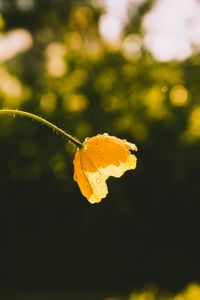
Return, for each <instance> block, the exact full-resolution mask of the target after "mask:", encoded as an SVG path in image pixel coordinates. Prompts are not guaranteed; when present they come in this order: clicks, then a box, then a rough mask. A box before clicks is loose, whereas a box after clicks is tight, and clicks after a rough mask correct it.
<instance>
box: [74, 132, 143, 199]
mask: <svg viewBox="0 0 200 300" xmlns="http://www.w3.org/2000/svg"><path fill="white" fill-rule="evenodd" d="M83 145H84V147H83V148H82V149H80V150H78V152H77V153H76V155H75V159H74V180H75V181H76V182H77V183H78V185H79V188H80V190H81V192H82V194H83V195H84V196H85V197H86V198H87V199H88V201H89V202H90V203H96V202H100V201H101V199H103V198H105V197H106V195H107V193H108V188H107V184H106V180H107V179H108V177H110V176H113V177H121V176H122V175H123V174H124V172H125V171H127V170H131V169H135V168H136V162H137V158H136V156H135V155H134V154H131V152H130V151H129V150H134V151H137V147H136V146H135V145H134V144H132V143H129V142H127V141H126V140H121V139H119V138H116V137H113V136H109V135H108V134H98V135H97V136H95V137H92V138H89V139H86V140H85V142H84V143H83Z"/></svg>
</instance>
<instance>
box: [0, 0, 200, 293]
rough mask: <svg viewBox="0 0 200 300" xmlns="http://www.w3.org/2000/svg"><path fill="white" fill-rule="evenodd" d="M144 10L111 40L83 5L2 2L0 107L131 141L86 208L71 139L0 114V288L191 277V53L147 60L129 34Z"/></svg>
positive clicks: (194, 72) (198, 66)
mask: <svg viewBox="0 0 200 300" xmlns="http://www.w3.org/2000/svg"><path fill="white" fill-rule="evenodd" d="M151 5H152V1H145V2H143V4H141V5H140V6H139V7H138V9H137V11H136V12H134V15H131V13H130V15H129V19H128V20H127V24H126V26H125V28H124V32H123V38H122V41H121V44H120V45H119V46H118V47H114V46H113V47H112V46H111V45H108V44H107V43H106V42H105V41H104V40H103V39H102V37H101V35H100V34H99V29H98V22H99V18H100V17H101V15H102V14H103V9H102V8H101V7H100V6H98V5H97V4H96V2H95V1H89V0H88V1H83V0H82V1H72V0H70V1H69V0H68V1H65V0H49V1H47V0H43V1H39V0H27V1H25V0H23V1H22V0H18V1H17V0H16V1H15V0H1V1H0V13H1V14H0V35H1V37H0V38H2V37H3V38H4V43H5V39H6V41H7V43H8V46H7V47H8V48H7V51H1V47H3V39H0V53H2V52H3V55H2V57H1V56H0V60H1V61H0V108H5V107H6V108H18V109H22V110H26V111H30V112H33V113H36V114H39V115H41V116H43V117H45V118H47V119H49V120H50V121H52V122H54V123H55V124H57V125H59V126H61V127H62V128H63V129H65V130H66V131H67V132H70V133H72V134H73V135H75V136H77V137H78V138H79V139H80V140H84V138H86V137H88V136H93V135H95V134H97V133H104V132H108V133H109V134H111V135H115V136H118V137H121V138H126V139H127V140H129V141H131V142H134V143H136V145H137V146H138V148H139V152H138V167H137V169H136V171H135V172H134V173H132V172H129V173H127V174H125V175H124V177H122V178H121V179H120V180H119V179H109V190H110V193H109V196H108V197H107V199H105V200H104V201H103V202H102V203H101V204H99V205H93V206H91V205H89V204H88V203H87V201H86V200H85V199H84V198H83V197H82V195H81V194H80V192H79V189H78V187H77V186H76V184H75V183H74V182H73V179H72V178H73V168H72V160H73V155H74V149H73V147H72V145H70V144H66V143H65V141H63V139H61V138H60V137H57V136H55V135H53V134H52V133H51V132H50V131H49V129H48V128H45V127H42V126H41V125H39V124H37V123H36V122H33V121H30V120H27V119H25V118H19V117H16V118H12V117H9V116H8V117H1V118H0V145H1V147H0V154H1V156H0V157H1V168H0V188H1V197H0V198H1V201H0V207H1V209H0V232H1V236H0V239H1V245H2V246H1V250H0V251H1V270H0V286H1V287H2V289H3V288H5V287H8V288H18V289H23V288H28V289H29V288H30V289H39V288H49V289H51V288H63V289H65V288H69V289H72V290H73V289H81V288H82V289H86V290H90V289H91V290H97V291H101V292H107V291H108V292H112V291H114V292H117V291H120V292H121V291H130V290H131V289H133V288H135V287H142V286H144V285H146V284H148V283H154V284H156V285H157V286H158V287H161V288H165V289H168V290H170V291H174V290H176V289H179V288H182V287H184V286H185V284H188V283H190V282H192V281H198V280H199V279H200V271H199V265H200V258H199V253H200V242H199V238H198V236H199V225H200V223H199V222H200V219H199V208H200V205H199V200H200V189H199V170H200V160H199V151H200V101H199V95H200V85H199V74H200V56H199V54H198V53H195V54H194V55H193V56H192V57H190V58H189V59H187V60H185V61H171V62H159V61H156V60H155V59H154V58H153V57H152V55H151V53H149V51H148V50H147V49H146V48H145V47H144V46H143V43H142V39H143V32H142V29H141V21H142V19H143V16H144V14H145V13H146V12H147V11H149V10H150V9H151ZM130 12H131V10H130ZM15 37H17V38H18V41H20V42H18V43H21V45H23V43H24V45H25V46H24V50H23V51H22V50H18V44H15V43H14V42H13V41H14V38H15ZM20 38H21V39H20ZM9 41H10V44H9ZM132 45H133V47H132ZM26 47H27V49H26ZM2 49H3V48H2Z"/></svg>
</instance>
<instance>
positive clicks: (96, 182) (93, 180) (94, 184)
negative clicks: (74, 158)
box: [81, 151, 108, 203]
mask: <svg viewBox="0 0 200 300" xmlns="http://www.w3.org/2000/svg"><path fill="white" fill-rule="evenodd" d="M81 165H82V168H83V170H84V173H85V176H86V177H87V179H88V182H89V183H90V186H91V188H92V194H91V195H90V196H89V197H87V199H88V201H89V202H90V203H95V202H100V201H101V199H102V198H105V197H106V195H107V193H108V188H107V185H106V182H105V177H104V176H103V174H101V172H100V171H99V169H98V168H97V167H96V165H95V164H94V163H93V160H92V159H91V158H90V156H89V155H88V152H87V151H82V152H81Z"/></svg>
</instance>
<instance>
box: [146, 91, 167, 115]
mask: <svg viewBox="0 0 200 300" xmlns="http://www.w3.org/2000/svg"><path fill="white" fill-rule="evenodd" d="M143 103H144V105H145V107H146V111H147V114H148V116H149V117H150V118H153V119H161V118H163V117H164V116H165V115H166V113H167V110H166V107H165V104H164V95H163V93H162V92H161V90H160V88H159V87H156V86H155V87H152V88H151V89H149V90H147V91H146V93H145V95H144V98H143Z"/></svg>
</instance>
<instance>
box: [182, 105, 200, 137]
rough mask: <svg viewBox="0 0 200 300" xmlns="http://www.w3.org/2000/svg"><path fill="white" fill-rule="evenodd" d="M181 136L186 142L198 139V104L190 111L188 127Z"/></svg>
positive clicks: (199, 109)
mask: <svg viewBox="0 0 200 300" xmlns="http://www.w3.org/2000/svg"><path fill="white" fill-rule="evenodd" d="M183 138H184V139H185V140H186V141H188V142H195V141H197V140H199V139H200V106H196V107H195V108H194V109H193V110H192V112H191V113H190V116H189V120H188V127H187V129H186V131H185V133H184V135H183Z"/></svg>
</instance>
